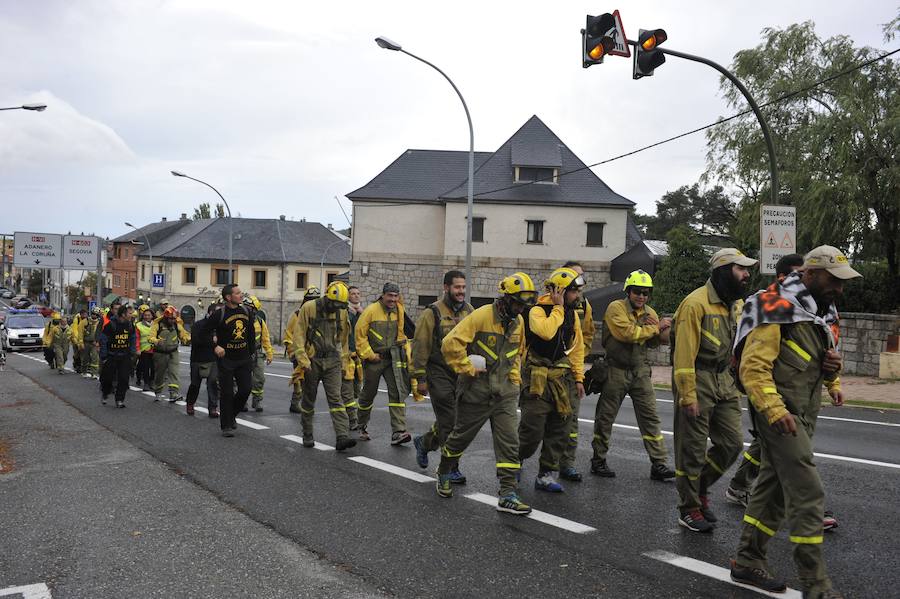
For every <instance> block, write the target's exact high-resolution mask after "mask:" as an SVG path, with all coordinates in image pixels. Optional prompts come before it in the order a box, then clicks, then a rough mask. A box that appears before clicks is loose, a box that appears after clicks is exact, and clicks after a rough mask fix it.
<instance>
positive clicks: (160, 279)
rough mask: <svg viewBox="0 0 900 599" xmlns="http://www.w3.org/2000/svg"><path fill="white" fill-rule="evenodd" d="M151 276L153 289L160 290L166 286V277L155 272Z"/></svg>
mask: <svg viewBox="0 0 900 599" xmlns="http://www.w3.org/2000/svg"><path fill="white" fill-rule="evenodd" d="M152 274H153V288H154V289H162V288H163V287H165V286H166V275H165V274H164V273H161V272H155V273H152Z"/></svg>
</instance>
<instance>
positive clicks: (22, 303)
mask: <svg viewBox="0 0 900 599" xmlns="http://www.w3.org/2000/svg"><path fill="white" fill-rule="evenodd" d="M30 307H31V300H30V299H28V298H27V297H22V298H19V299H18V300H17V301H16V302H15V303H13V308H17V309H19V310H24V309H25V308H30Z"/></svg>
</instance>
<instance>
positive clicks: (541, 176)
mask: <svg viewBox="0 0 900 599" xmlns="http://www.w3.org/2000/svg"><path fill="white" fill-rule="evenodd" d="M558 173H559V170H558V169H555V168H543V167H536V166H517V167H516V183H535V182H537V183H550V184H555V183H556V182H557V176H558Z"/></svg>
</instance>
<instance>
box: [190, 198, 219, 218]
mask: <svg viewBox="0 0 900 599" xmlns="http://www.w3.org/2000/svg"><path fill="white" fill-rule="evenodd" d="M224 217H225V205H224V204H216V218H224ZM192 218H193V219H194V220H200V219H201V218H212V212H211V208H210V204H209V202H203V203H202V204H200V205H199V206H197V207H196V208H194V216H193V217H192Z"/></svg>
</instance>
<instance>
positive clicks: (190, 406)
mask: <svg viewBox="0 0 900 599" xmlns="http://www.w3.org/2000/svg"><path fill="white" fill-rule="evenodd" d="M186 411H187V415H188V416H193V415H194V404H192V403H189V404H187V407H186Z"/></svg>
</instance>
